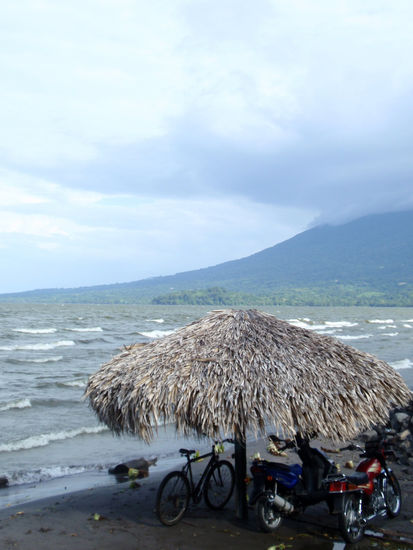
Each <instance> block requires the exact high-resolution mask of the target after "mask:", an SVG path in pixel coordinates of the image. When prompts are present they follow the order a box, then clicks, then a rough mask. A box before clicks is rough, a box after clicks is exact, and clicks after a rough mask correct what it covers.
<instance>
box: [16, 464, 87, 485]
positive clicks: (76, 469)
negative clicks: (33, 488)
mask: <svg viewBox="0 0 413 550" xmlns="http://www.w3.org/2000/svg"><path fill="white" fill-rule="evenodd" d="M89 469H96V466H95V465H92V467H91V468H89ZM86 471H88V469H87V468H85V466H50V467H48V468H39V469H38V470H32V471H24V470H20V471H17V472H11V473H9V474H7V479H8V480H9V485H22V484H26V483H39V482H41V481H48V480H50V479H55V478H59V477H66V476H71V475H76V474H82V473H84V472H86Z"/></svg>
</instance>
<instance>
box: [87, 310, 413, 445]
mask: <svg viewBox="0 0 413 550" xmlns="http://www.w3.org/2000/svg"><path fill="white" fill-rule="evenodd" d="M86 396H87V397H88V398H89V401H90V405H91V406H92V408H93V409H94V410H95V412H96V413H97V415H98V417H99V419H100V420H101V421H102V422H104V423H105V424H107V426H109V428H111V429H112V430H113V431H115V432H117V433H120V432H124V433H132V434H137V435H138V436H140V437H142V438H143V439H145V440H146V441H149V440H150V439H152V437H153V435H154V434H153V431H154V429H155V430H156V426H157V425H158V424H159V423H161V422H166V423H168V422H175V424H176V428H177V430H178V431H179V432H181V433H184V434H189V433H193V432H194V431H195V432H196V433H197V434H198V435H207V436H209V437H216V438H218V437H220V436H221V437H222V436H224V435H226V434H233V433H241V434H243V433H245V431H247V430H252V431H254V432H255V433H258V432H259V433H265V431H266V428H267V427H269V429H272V430H274V431H278V432H280V431H282V432H283V433H284V434H285V435H290V436H293V435H294V434H295V433H296V431H297V430H298V431H300V432H302V433H311V432H317V433H318V434H319V435H320V436H326V437H329V438H333V439H342V440H344V439H350V438H352V437H354V436H355V435H356V434H357V433H358V432H359V431H360V430H364V429H367V428H369V427H370V426H372V425H373V424H376V423H380V422H383V421H386V420H387V418H388V412H389V409H390V408H391V407H392V406H394V405H403V404H406V403H407V402H408V401H409V400H410V398H411V392H410V390H409V389H408V388H407V386H406V384H405V383H404V381H403V379H402V378H401V376H400V375H399V374H398V373H397V372H396V371H395V370H394V369H393V368H392V367H390V366H389V365H388V364H387V363H385V362H384V361H381V360H379V359H377V358H376V357H374V356H373V355H370V354H368V353H363V352H361V351H358V350H356V349H354V348H352V347H350V346H347V345H344V344H343V343H341V342H340V341H338V340H336V339H334V338H331V337H328V336H323V335H320V334H316V333H314V332H312V331H309V330H305V329H302V328H298V327H295V326H292V325H290V324H289V323H287V322H285V321H281V320H279V319H277V318H276V317H274V316H273V315H269V314H267V313H262V312H259V311H256V310H247V311H242V310H224V311H213V312H212V313H210V314H208V315H207V316H206V317H204V318H202V319H200V320H199V321H195V322H193V323H191V324H190V325H187V326H186V327H184V328H181V329H179V330H177V331H176V332H175V333H173V334H171V335H169V336H166V337H164V338H162V339H160V340H157V341H154V342H152V343H148V344H145V345H142V344H136V345H132V346H129V347H127V348H125V349H124V351H122V353H120V354H119V355H117V356H116V357H114V358H113V359H112V360H111V361H109V363H106V364H105V365H103V366H102V367H101V368H100V369H99V370H98V371H97V372H96V373H95V374H94V375H92V376H91V377H90V379H89V383H88V386H87V389H86ZM267 425H269V426H267Z"/></svg>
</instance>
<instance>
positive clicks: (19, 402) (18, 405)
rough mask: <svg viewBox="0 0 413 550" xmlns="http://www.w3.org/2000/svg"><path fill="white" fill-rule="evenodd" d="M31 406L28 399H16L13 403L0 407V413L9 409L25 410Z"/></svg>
mask: <svg viewBox="0 0 413 550" xmlns="http://www.w3.org/2000/svg"><path fill="white" fill-rule="evenodd" d="M31 406H32V404H31V402H30V399H16V400H15V401H9V402H8V403H5V404H4V405H0V411H8V410H10V409H27V408H29V407H31Z"/></svg>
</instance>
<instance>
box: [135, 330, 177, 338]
mask: <svg viewBox="0 0 413 550" xmlns="http://www.w3.org/2000/svg"><path fill="white" fill-rule="evenodd" d="M174 332H175V331H174V330H151V331H149V332H138V334H140V335H141V336H145V338H162V337H163V336H168V335H169V334H173V333H174Z"/></svg>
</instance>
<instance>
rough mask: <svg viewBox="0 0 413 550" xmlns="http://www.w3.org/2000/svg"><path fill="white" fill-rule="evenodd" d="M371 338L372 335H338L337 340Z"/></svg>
mask: <svg viewBox="0 0 413 550" xmlns="http://www.w3.org/2000/svg"><path fill="white" fill-rule="evenodd" d="M371 337H372V335H371V334H358V335H356V334H355V335H351V334H338V335H337V338H340V340H364V339H367V338H371Z"/></svg>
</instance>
